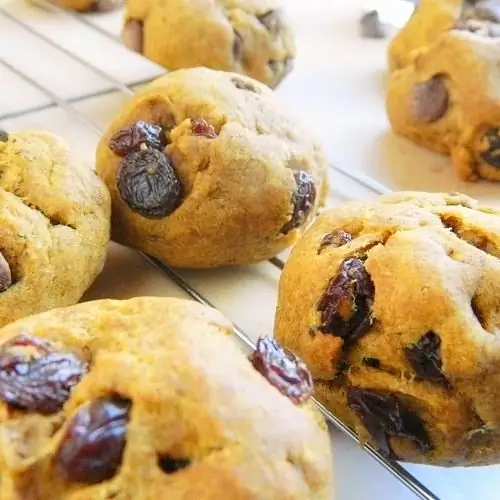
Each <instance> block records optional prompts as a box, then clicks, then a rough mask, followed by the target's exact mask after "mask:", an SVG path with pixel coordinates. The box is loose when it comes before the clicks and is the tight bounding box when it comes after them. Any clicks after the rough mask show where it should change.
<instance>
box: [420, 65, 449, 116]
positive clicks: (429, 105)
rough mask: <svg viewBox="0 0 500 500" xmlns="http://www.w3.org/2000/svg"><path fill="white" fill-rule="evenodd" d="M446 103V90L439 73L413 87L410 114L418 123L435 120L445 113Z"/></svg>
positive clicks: (447, 97)
mask: <svg viewBox="0 0 500 500" xmlns="http://www.w3.org/2000/svg"><path fill="white" fill-rule="evenodd" d="M448 103H449V95H448V90H447V89H446V85H445V80H444V77H443V76H441V75H435V76H433V77H432V78H431V79H430V80H427V81H426V82H420V83H417V84H416V85H415V86H414V87H413V100H412V115H413V118H414V119H415V120H416V121H418V122H420V123H426V124H429V123H434V122H437V121H438V120H439V119H440V118H442V117H443V116H444V114H445V113H446V110H447V109H448Z"/></svg>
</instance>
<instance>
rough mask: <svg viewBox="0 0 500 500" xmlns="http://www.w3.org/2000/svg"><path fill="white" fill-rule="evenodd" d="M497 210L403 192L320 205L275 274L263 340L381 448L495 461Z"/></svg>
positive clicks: (499, 353)
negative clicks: (285, 351)
mask: <svg viewBox="0 0 500 500" xmlns="http://www.w3.org/2000/svg"><path fill="white" fill-rule="evenodd" d="M499 296H500V210H497V209H490V208H486V207H482V206H480V204H479V203H478V202H476V201H474V200H472V199H470V198H468V197H467V196H464V195H460V194H427V193H416V192H402V193H395V194H391V195H384V196H382V197H380V198H379V199H378V200H376V201H374V202H373V203H366V204H362V203H348V204H345V205H341V206H339V207H336V208H334V209H331V210H328V211H326V212H324V213H323V214H322V215H320V216H319V217H318V218H317V219H316V221H315V222H314V224H313V225H312V226H311V228H310V229H309V230H308V231H307V232H306V234H305V235H304V237H303V238H302V239H301V240H300V241H299V242H298V243H297V245H296V246H295V247H294V249H293V250H292V253H291V256H290V258H289V260H288V262H287V263H286V265H285V268H284V270H283V272H282V275H281V280H280V285H279V296H278V308H277V313H276V323H275V337H276V338H277V340H278V341H279V342H280V343H281V344H282V345H284V346H286V347H287V348H289V349H290V350H291V351H292V352H295V353H296V354H297V355H298V356H300V357H301V358H302V359H303V360H304V362H305V363H306V364H307V365H308V367H309V369H310V370H311V372H312V375H313V378H314V380H315V386H316V397H317V398H319V400H320V401H321V402H322V403H323V404H325V405H326V406H327V407H328V408H330V409H331V410H332V411H333V412H334V413H335V414H336V415H337V416H339V418H341V419H342V420H343V421H345V422H346V423H347V424H348V425H350V426H351V427H353V428H354V429H355V430H356V432H357V433H358V434H359V435H360V437H361V438H362V439H363V440H367V441H369V442H371V443H372V444H374V445H375V446H376V447H378V449H379V450H380V451H381V452H382V453H384V454H385V455H386V456H388V457H390V458H395V459H401V460H404V461H410V462H421V463H430V464H436V465H444V466H454V465H480V464H490V463H498V462H499V461H500V418H499V416H498V415H499V414H500V398H499V397H498V395H499V394H500V387H499V384H500V382H499V381H500V349H499V343H498V339H499V336H500V302H499V300H498V297H499Z"/></svg>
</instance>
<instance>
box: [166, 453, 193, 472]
mask: <svg viewBox="0 0 500 500" xmlns="http://www.w3.org/2000/svg"><path fill="white" fill-rule="evenodd" d="M158 465H159V467H160V469H161V470H162V471H163V472H165V473H167V474H173V473H174V472H177V471H178V470H181V469H185V468H186V467H189V466H190V465H191V460H189V459H187V458H174V457H171V456H169V455H161V456H160V457H159V458H158Z"/></svg>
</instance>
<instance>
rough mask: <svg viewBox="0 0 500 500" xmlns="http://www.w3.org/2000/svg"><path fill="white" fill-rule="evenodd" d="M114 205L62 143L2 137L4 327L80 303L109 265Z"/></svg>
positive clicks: (34, 136) (0, 316) (43, 136)
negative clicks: (107, 264)
mask: <svg viewBox="0 0 500 500" xmlns="http://www.w3.org/2000/svg"><path fill="white" fill-rule="evenodd" d="M110 205H111V203H110V197H109V193H108V190H107V189H106V186H105V185H104V183H103V182H102V181H101V179H99V177H98V176H97V175H96V174H95V172H93V171H92V170H91V169H90V168H88V167H86V166H85V165H83V164H82V163H80V162H79V160H77V159H76V158H74V156H73V154H72V152H71V151H70V150H69V148H68V146H67V145H66V144H65V143H64V142H63V141H61V140H60V139H59V138H57V137H55V136H53V135H51V134H49V133H45V132H38V131H25V132H19V133H12V134H10V135H9V134H7V133H6V132H1V133H0V326H3V325H5V324H7V323H9V322H11V321H14V320H16V319H18V318H22V317H24V316H28V315H30V314H34V313H37V312H41V311H45V310H47V309H53V308H54V307H61V306H66V305H71V304H75V303H76V302H78V300H80V298H81V297H82V295H83V293H84V292H85V290H87V288H88V287H89V286H90V285H91V283H92V282H93V280H94V279H95V278H96V276H97V275H98V274H99V273H100V271H101V270H102V267H103V265H104V259H105V257H106V249H107V245H108V241H109V232H110V230H109V226H110Z"/></svg>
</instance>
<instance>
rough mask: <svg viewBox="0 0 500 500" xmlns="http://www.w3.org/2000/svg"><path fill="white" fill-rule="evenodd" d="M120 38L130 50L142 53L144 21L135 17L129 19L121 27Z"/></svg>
mask: <svg viewBox="0 0 500 500" xmlns="http://www.w3.org/2000/svg"><path fill="white" fill-rule="evenodd" d="M122 38H123V42H124V43H125V45H126V46H127V47H128V48H129V49H130V50H133V51H134V52H138V53H139V54H142V52H143V50H144V23H143V22H142V21H138V20H137V19H129V20H128V21H127V22H126V23H125V27H124V28H123V33H122Z"/></svg>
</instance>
